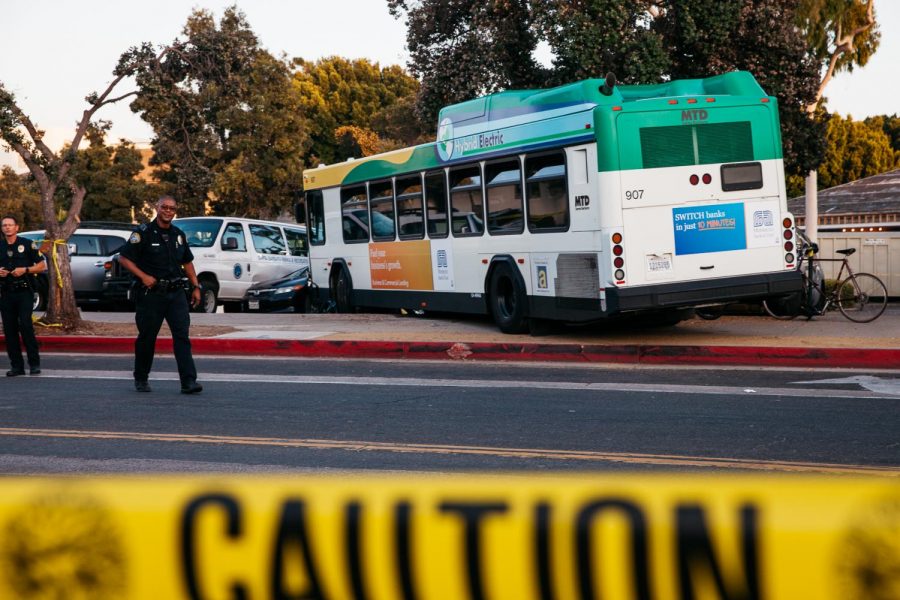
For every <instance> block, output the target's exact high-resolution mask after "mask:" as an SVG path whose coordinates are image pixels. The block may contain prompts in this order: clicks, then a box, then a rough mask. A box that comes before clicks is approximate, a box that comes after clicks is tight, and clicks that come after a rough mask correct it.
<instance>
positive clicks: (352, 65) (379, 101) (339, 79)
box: [294, 57, 430, 164]
mask: <svg viewBox="0 0 900 600" xmlns="http://www.w3.org/2000/svg"><path fill="white" fill-rule="evenodd" d="M295 65H296V67H297V70H296V72H295V73H294V85H295V86H296V88H297V90H298V92H299V94H300V97H301V105H302V110H303V113H304V114H305V115H306V117H307V118H308V119H309V135H310V138H311V140H312V144H311V147H310V151H309V161H308V162H309V163H310V164H317V163H334V162H338V161H342V160H345V159H346V158H349V157H351V156H353V157H354V158H358V157H360V156H363V154H359V152H360V151H361V150H360V147H359V146H358V145H354V144H347V143H346V141H347V140H346V136H342V139H341V140H339V139H338V136H337V134H336V130H337V129H338V128H339V127H354V128H357V129H365V130H369V131H371V132H374V133H375V134H376V135H377V137H378V138H379V139H378V141H377V142H375V141H373V140H369V142H367V145H366V146H367V147H370V148H371V147H372V146H371V144H372V143H375V144H376V145H377V146H378V147H379V148H382V149H389V148H393V147H403V146H410V145H414V144H417V143H420V142H421V141H423V135H424V133H425V130H426V128H423V127H422V125H421V124H420V123H419V120H418V119H417V118H416V115H415V97H416V93H417V92H418V90H419V82H418V81H417V80H416V79H415V78H413V77H411V76H409V75H408V74H406V72H405V71H404V70H403V69H402V68H400V67H398V66H390V67H384V68H381V67H380V66H379V65H378V64H375V63H372V62H370V61H368V60H365V59H360V60H353V61H350V60H347V59H345V58H340V57H330V58H325V59H322V60H319V61H316V62H306V61H303V60H302V59H297V60H295ZM427 129H430V128H427ZM345 133H346V132H345ZM429 137H430V136H429ZM354 149H355V150H354Z"/></svg>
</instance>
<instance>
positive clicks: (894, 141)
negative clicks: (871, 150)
mask: <svg viewBox="0 0 900 600" xmlns="http://www.w3.org/2000/svg"><path fill="white" fill-rule="evenodd" d="M865 124H866V125H871V126H874V127H878V128H880V129H881V130H882V131H884V134H885V135H886V136H888V139H889V140H890V142H891V148H892V149H893V150H894V153H895V156H896V157H897V159H896V162H897V163H898V164H900V116H898V115H896V114H894V115H881V116H877V117H869V118H867V119H866V120H865Z"/></svg>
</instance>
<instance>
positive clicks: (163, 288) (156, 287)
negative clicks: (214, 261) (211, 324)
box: [119, 196, 203, 394]
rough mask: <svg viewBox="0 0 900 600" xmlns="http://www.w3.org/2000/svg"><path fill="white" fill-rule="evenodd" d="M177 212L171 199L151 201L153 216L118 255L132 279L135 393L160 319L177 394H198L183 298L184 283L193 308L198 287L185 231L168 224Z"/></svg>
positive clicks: (144, 382)
mask: <svg viewBox="0 0 900 600" xmlns="http://www.w3.org/2000/svg"><path fill="white" fill-rule="evenodd" d="M176 208H177V204H176V202H175V199H174V198H172V197H171V196H163V197H162V198H160V199H159V200H158V201H157V202H156V218H155V219H154V220H153V221H151V222H150V223H147V224H145V225H141V226H140V227H139V228H138V230H137V231H135V232H134V233H132V234H131V238H130V239H129V240H128V243H127V244H125V246H124V247H123V248H122V250H121V252H120V254H119V262H120V263H121V264H122V266H123V267H125V268H126V269H128V270H129V271H130V272H131V273H132V274H133V275H134V276H135V278H136V279H137V281H136V282H135V283H136V284H137V285H136V286H135V290H136V293H135V299H134V300H135V315H134V320H135V323H137V328H138V337H137V340H136V341H135V343H134V388H135V389H136V390H137V391H139V392H149V391H150V384H149V383H148V377H149V376H150V368H151V367H152V366H153V353H154V349H155V347H156V336H157V335H158V334H159V328H160V327H161V326H162V322H163V319H165V321H166V323H168V324H169V329H170V330H171V331H172V344H173V346H174V350H175V361H176V362H177V363H178V376H179V378H180V379H181V393H182V394H196V393H198V392H201V391H202V390H203V386H201V385H200V384H199V383H197V368H196V367H195V366H194V357H193V356H192V355H191V340H190V339H189V338H188V330H189V329H190V325H191V317H190V307H189V306H188V300H187V296H186V294H185V291H186V289H188V288H187V287H186V285H187V284H188V283H190V286H189V289H190V290H191V306H196V305H198V304H199V303H200V287H199V284H198V282H197V273H196V272H195V271H194V265H193V260H194V255H193V253H191V249H190V247H189V246H188V244H187V240H186V239H185V236H184V232H183V231H182V230H181V229H179V228H178V227H176V226H175V225H173V224H172V219H173V218H175V210H176ZM185 276H186V277H185Z"/></svg>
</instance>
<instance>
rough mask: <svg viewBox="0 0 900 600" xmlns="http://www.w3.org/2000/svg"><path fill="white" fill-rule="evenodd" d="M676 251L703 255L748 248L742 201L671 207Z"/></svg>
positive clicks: (677, 252) (682, 253)
mask: <svg viewBox="0 0 900 600" xmlns="http://www.w3.org/2000/svg"><path fill="white" fill-rule="evenodd" d="M672 220H673V224H674V227H675V254H678V255H684V254H702V253H704V252H725V251H728V250H743V249H745V248H746V247H747V233H746V228H745V227H744V204H743V203H741V202H736V203H734V204H716V205H713V206H690V207H686V208H673V209H672Z"/></svg>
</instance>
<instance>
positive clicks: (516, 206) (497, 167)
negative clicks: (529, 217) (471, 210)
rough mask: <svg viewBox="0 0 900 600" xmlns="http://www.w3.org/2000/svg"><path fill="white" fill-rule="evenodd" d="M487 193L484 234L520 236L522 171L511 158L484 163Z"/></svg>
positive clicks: (521, 224)
mask: <svg viewBox="0 0 900 600" xmlns="http://www.w3.org/2000/svg"><path fill="white" fill-rule="evenodd" d="M484 181H485V188H486V189H487V214H488V233H490V234H491V235H504V234H510V233H522V232H523V231H524V230H525V221H524V220H523V219H522V168H521V166H520V165H519V159H518V158H513V159H509V160H503V161H498V162H493V163H488V164H487V165H485V168H484Z"/></svg>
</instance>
